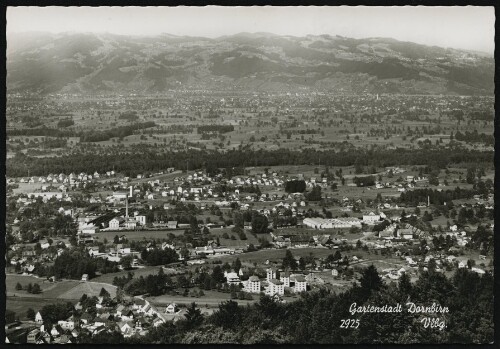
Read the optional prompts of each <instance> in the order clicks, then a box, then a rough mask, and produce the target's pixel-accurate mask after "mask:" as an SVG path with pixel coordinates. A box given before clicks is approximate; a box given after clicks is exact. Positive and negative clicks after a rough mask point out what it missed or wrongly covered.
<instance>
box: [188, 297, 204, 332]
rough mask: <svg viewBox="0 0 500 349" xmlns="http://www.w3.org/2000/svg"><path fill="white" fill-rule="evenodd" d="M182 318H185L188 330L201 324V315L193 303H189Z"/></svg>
mask: <svg viewBox="0 0 500 349" xmlns="http://www.w3.org/2000/svg"><path fill="white" fill-rule="evenodd" d="M184 316H185V317H186V322H187V325H188V328H195V327H198V326H199V325H201V323H202V322H203V315H201V310H200V309H198V308H197V306H196V303H195V302H193V303H191V305H189V306H188V307H187V311H186V314H185V315H184Z"/></svg>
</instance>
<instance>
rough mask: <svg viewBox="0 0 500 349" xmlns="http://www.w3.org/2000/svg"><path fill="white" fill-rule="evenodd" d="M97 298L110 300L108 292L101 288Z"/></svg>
mask: <svg viewBox="0 0 500 349" xmlns="http://www.w3.org/2000/svg"><path fill="white" fill-rule="evenodd" d="M99 297H104V298H111V295H110V294H109V292H108V290H106V289H105V288H104V287H102V288H101V292H99Z"/></svg>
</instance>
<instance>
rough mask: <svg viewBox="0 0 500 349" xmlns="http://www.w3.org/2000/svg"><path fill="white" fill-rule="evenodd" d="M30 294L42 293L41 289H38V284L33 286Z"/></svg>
mask: <svg viewBox="0 0 500 349" xmlns="http://www.w3.org/2000/svg"><path fill="white" fill-rule="evenodd" d="M31 293H33V294H39V293H42V289H41V288H40V285H39V284H34V285H33V288H32V289H31Z"/></svg>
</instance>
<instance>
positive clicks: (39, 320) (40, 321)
mask: <svg viewBox="0 0 500 349" xmlns="http://www.w3.org/2000/svg"><path fill="white" fill-rule="evenodd" d="M35 322H36V323H37V324H43V318H42V314H40V312H38V313H36V315H35Z"/></svg>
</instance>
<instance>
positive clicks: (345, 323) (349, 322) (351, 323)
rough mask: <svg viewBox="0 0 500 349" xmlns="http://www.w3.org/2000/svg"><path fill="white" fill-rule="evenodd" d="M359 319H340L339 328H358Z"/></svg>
mask: <svg viewBox="0 0 500 349" xmlns="http://www.w3.org/2000/svg"><path fill="white" fill-rule="evenodd" d="M358 327H359V320H355V319H345V320H340V328H358Z"/></svg>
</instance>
